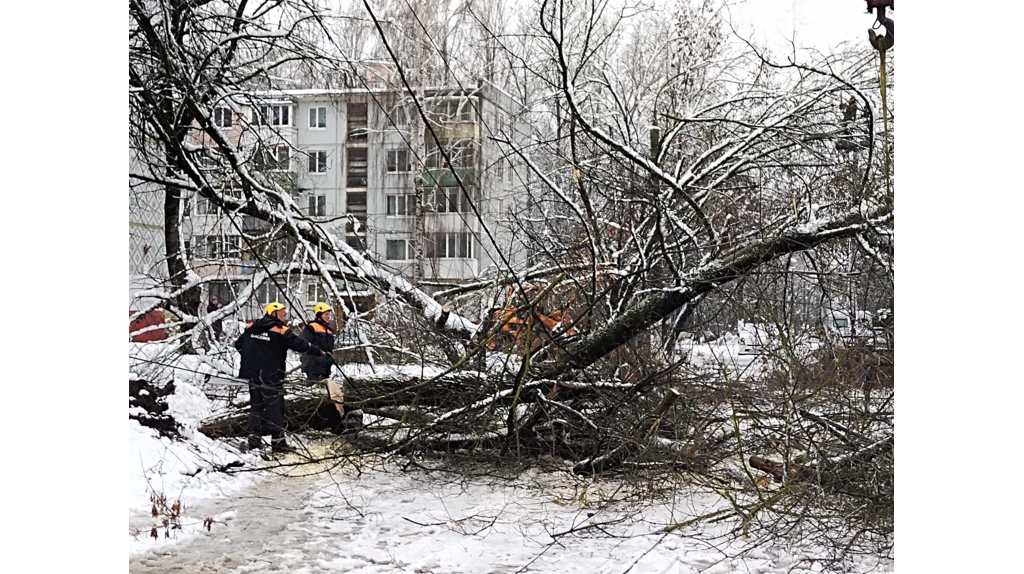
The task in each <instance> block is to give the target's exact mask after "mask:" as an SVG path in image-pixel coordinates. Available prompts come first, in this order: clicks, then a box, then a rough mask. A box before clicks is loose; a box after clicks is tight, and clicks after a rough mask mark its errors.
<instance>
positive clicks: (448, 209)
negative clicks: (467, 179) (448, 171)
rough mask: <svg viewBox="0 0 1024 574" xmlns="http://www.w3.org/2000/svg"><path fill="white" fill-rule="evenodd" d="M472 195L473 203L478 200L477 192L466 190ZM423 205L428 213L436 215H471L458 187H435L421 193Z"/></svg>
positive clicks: (471, 189) (469, 206)
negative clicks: (432, 212)
mask: <svg viewBox="0 0 1024 574" xmlns="http://www.w3.org/2000/svg"><path fill="white" fill-rule="evenodd" d="M468 189H469V192H470V193H471V194H473V201H474V202H475V201H477V200H479V198H480V197H479V196H480V194H479V190H477V188H475V187H470V188H468ZM423 205H424V208H425V209H426V210H428V211H436V212H437V213H472V212H473V208H472V207H471V205H470V201H469V200H468V199H466V195H465V194H464V193H462V189H461V188H458V187H435V188H434V189H428V190H427V191H425V192H424V193H423Z"/></svg>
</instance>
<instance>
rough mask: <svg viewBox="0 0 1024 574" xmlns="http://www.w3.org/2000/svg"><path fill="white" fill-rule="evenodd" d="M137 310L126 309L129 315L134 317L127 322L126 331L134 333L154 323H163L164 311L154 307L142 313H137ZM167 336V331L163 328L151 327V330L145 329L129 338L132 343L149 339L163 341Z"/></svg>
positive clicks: (145, 341) (146, 341) (144, 341)
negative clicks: (143, 331)
mask: <svg viewBox="0 0 1024 574" xmlns="http://www.w3.org/2000/svg"><path fill="white" fill-rule="evenodd" d="M138 313H139V312H138V311H128V316H129V317H135V318H134V319H132V320H131V321H130V322H129V323H128V333H129V334H131V333H134V332H135V331H139V330H141V329H145V328H146V327H152V326H154V325H163V324H164V313H163V311H161V310H159V309H154V310H152V311H149V312H147V313H144V314H142V315H139V314H138ZM166 338H167V333H166V332H165V331H164V330H163V329H153V330H152V331H146V332H145V333H140V334H138V335H135V336H132V337H131V338H130V340H131V342H132V343H148V342H150V341H163V340H164V339H166Z"/></svg>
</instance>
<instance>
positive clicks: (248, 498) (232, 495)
mask: <svg viewBox="0 0 1024 574" xmlns="http://www.w3.org/2000/svg"><path fill="white" fill-rule="evenodd" d="M730 343H731V341H730ZM731 346H735V345H731ZM724 348H725V346H723V345H718V346H717V347H716V348H712V347H708V348H707V349H702V348H701V347H695V348H694V351H695V352H696V353H700V352H701V351H707V352H711V353H715V354H721V353H722V352H723V349H724ZM158 350H159V349H158V347H157V346H150V349H149V350H147V352H150V353H156V351H158ZM136 351H137V350H136ZM151 356H152V357H156V355H155V354H153V355H151ZM736 356H737V357H740V355H738V354H737V355H736ZM743 357H744V358H745V357H746V356H743ZM154 360H158V359H154ZM189 360H190V361H193V362H189V363H187V364H186V363H179V364H180V365H182V366H185V367H186V368H190V369H196V370H201V371H204V370H206V368H205V367H203V366H202V365H200V364H199V363H198V362H194V359H193V358H189ZM353 374H354V373H353ZM165 376H166V377H168V378H169V377H170V376H171V375H170V374H165ZM173 377H174V382H175V392H174V393H173V394H172V395H170V396H169V397H168V398H167V404H168V406H169V412H170V414H171V415H172V416H174V417H175V419H176V420H177V421H178V422H179V423H180V424H181V425H182V427H183V428H182V435H183V436H184V438H185V440H183V441H175V440H171V439H168V438H162V437H160V436H159V434H158V433H157V431H155V430H152V429H149V428H146V427H143V426H141V425H140V424H139V423H138V422H137V421H134V420H129V424H128V433H129V453H128V456H129V469H130V476H129V536H128V551H129V560H130V570H131V571H132V572H238V573H243V572H264V571H287V572H308V573H313V572H367V573H369V572H439V573H440V572H445V573H457V572H474V573H475V572H580V573H590V572H616V573H618V572H626V571H627V570H629V571H632V572H668V573H675V572H702V573H703V572H709V573H711V572H734V571H743V572H765V573H770V572H771V573H774V572H779V573H782V572H816V571H821V564H820V562H817V561H816V559H817V558H818V557H820V556H822V555H823V553H822V552H821V551H820V550H819V549H816V548H813V547H810V546H804V547H799V546H798V547H792V546H787V547H781V546H779V547H771V546H765V547H757V546H751V547H748V548H745V547H744V545H745V544H752V543H753V541H743V540H739V541H730V539H729V538H728V537H726V536H724V535H725V534H726V531H727V530H728V529H729V528H731V525H730V524H728V523H719V524H714V525H708V524H702V523H698V524H695V525H693V526H690V527H687V528H684V529H680V530H678V531H676V532H673V533H671V534H665V533H663V532H662V529H663V528H664V527H665V526H666V525H669V524H673V523H676V522H683V521H687V520H690V519H691V518H694V517H696V516H699V515H702V514H705V513H707V512H711V511H713V510H715V509H718V508H722V507H724V506H725V505H726V504H727V503H726V502H725V501H724V500H723V499H722V498H720V497H719V496H718V495H717V494H716V493H714V492H713V491H709V490H706V489H705V490H702V489H699V488H697V487H681V488H678V489H677V490H675V491H674V493H673V494H672V496H671V497H669V498H667V499H665V500H663V501H661V503H659V504H657V505H652V506H648V507H646V508H638V507H631V506H629V505H627V504H626V503H624V502H616V503H611V504H605V503H603V502H602V501H606V500H608V499H609V496H608V495H609V494H610V493H616V494H617V495H618V496H616V499H619V500H621V499H622V492H618V491H617V489H619V485H618V484H617V483H615V482H614V481H601V480H598V481H581V480H580V479H579V478H576V477H572V476H570V475H568V474H563V473H539V472H538V473H528V474H526V475H523V476H520V477H519V478H517V479H515V480H497V479H491V478H475V479H461V478H460V479H456V478H455V477H452V476H451V475H442V474H439V473H436V472H435V473H426V472H424V471H420V470H415V471H408V472H405V471H402V470H400V469H399V468H398V464H396V463H391V464H383V463H381V462H380V461H379V460H373V461H368V460H366V459H359V460H360V462H361V464H360V469H359V471H356V470H355V469H354V467H353V465H351V464H347V465H339V466H336V467H335V468H327V467H325V466H323V465H321V466H317V467H315V468H312V469H311V468H308V467H289V468H290V470H289V472H283V471H282V470H281V469H280V468H278V469H273V468H270V467H272V466H277V465H276V462H271V463H267V462H264V461H262V460H260V459H258V458H257V457H256V456H255V455H253V454H242V453H240V452H238V450H237V449H235V448H234V447H233V446H232V445H229V444H227V443H225V442H222V441H218V440H213V439H210V438H209V437H206V436H205V435H203V434H202V433H200V432H198V431H197V430H196V428H197V427H198V425H199V422H200V421H201V420H203V419H204V418H206V417H208V416H209V415H210V414H211V413H212V412H214V411H215V409H216V408H217V405H216V404H215V403H216V402H215V401H211V400H210V399H209V398H207V396H206V395H205V394H204V393H203V392H202V391H201V390H200V389H199V387H200V382H199V376H198V375H196V374H194V373H189V372H187V371H177V372H175V374H174V375H173ZM243 394H244V393H243ZM129 407H130V409H131V408H132V407H131V405H129ZM308 446H310V447H311V448H313V449H314V450H316V451H318V452H320V453H326V452H327V449H328V448H329V443H328V442H319V443H317V442H312V443H309V444H308ZM285 460H286V461H297V460H299V459H298V458H297V457H295V455H291V457H290V458H288V459H285ZM398 462H403V461H398ZM239 465H244V467H241V468H240V467H239ZM260 468H262V470H258V471H253V470H254V469H260ZM224 470H227V472H225V471H224ZM238 470H243V471H242V472H231V471H238ZM286 470H288V469H286ZM154 496H156V497H163V498H164V500H165V506H163V507H160V508H159V509H158V512H157V514H158V516H156V517H154V516H153V515H152V509H153V506H154V503H153V502H152V498H153V497H154ZM176 502H177V503H179V504H180V515H179V516H178V517H177V519H175V520H170V521H169V523H168V526H167V527H165V526H164V525H163V520H164V519H165V518H166V517H167V516H168V512H169V511H168V510H167V509H169V508H170V507H171V506H172V505H173V504H174V503H176ZM208 519H209V520H208ZM211 521H212V522H211ZM175 524H177V526H178V528H173V526H174V525H175ZM154 527H155V528H156V538H152V537H151V533H152V532H153V528H154ZM743 550H746V552H744V553H742V556H741V555H740V554H741V551H743ZM854 566H855V569H856V570H858V571H886V570H890V569H891V567H892V563H891V562H881V563H879V562H878V561H874V560H862V561H861V562H859V563H857V564H855V565H854Z"/></svg>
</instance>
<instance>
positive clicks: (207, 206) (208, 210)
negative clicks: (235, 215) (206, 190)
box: [196, 197, 220, 215]
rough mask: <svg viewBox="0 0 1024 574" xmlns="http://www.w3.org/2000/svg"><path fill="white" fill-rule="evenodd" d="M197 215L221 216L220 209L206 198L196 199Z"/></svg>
mask: <svg viewBox="0 0 1024 574" xmlns="http://www.w3.org/2000/svg"><path fill="white" fill-rule="evenodd" d="M196 215H220V208H218V207H217V206H216V205H214V204H213V202H211V201H210V200H209V199H206V198H205V197H199V198H197V199H196Z"/></svg>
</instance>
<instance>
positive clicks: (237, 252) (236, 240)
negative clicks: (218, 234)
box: [221, 235, 242, 259]
mask: <svg viewBox="0 0 1024 574" xmlns="http://www.w3.org/2000/svg"><path fill="white" fill-rule="evenodd" d="M221 239H222V240H223V244H222V247H221V257H223V258H225V259H239V258H241V257H242V237H241V236H239V235H225V236H223V237H222V238H221Z"/></svg>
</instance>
